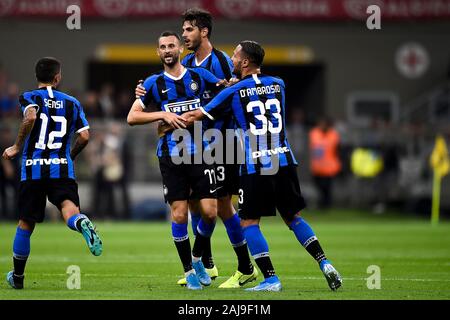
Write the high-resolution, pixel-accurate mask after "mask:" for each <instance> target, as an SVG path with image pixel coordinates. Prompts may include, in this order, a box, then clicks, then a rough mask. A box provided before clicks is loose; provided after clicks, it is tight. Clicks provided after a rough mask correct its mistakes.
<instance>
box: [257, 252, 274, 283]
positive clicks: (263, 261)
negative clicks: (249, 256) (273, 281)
mask: <svg viewBox="0 0 450 320" xmlns="http://www.w3.org/2000/svg"><path fill="white" fill-rule="evenodd" d="M255 262H256V264H257V265H258V267H259V270H261V272H262V273H263V275H264V278H265V279H267V278H270V277H272V276H274V275H275V269H274V267H273V265H272V261H271V260H270V257H269V256H265V257H261V258H257V259H255Z"/></svg>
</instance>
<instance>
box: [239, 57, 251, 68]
mask: <svg viewBox="0 0 450 320" xmlns="http://www.w3.org/2000/svg"><path fill="white" fill-rule="evenodd" d="M249 64H250V60H248V59H247V58H244V59H242V64H241V65H242V68H248V65H249Z"/></svg>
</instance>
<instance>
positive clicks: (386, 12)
mask: <svg viewBox="0 0 450 320" xmlns="http://www.w3.org/2000/svg"><path fill="white" fill-rule="evenodd" d="M373 4H375V5H378V6H379V7H380V8H381V17H382V19H389V20H408V19H416V20H422V19H449V20H450V0H212V1H207V0H0V17H30V16H34V17H48V16H66V15H67V12H66V11H67V8H68V7H69V6H70V5H78V6H79V7H80V8H81V14H82V16H83V17H93V18H122V17H161V18H162V17H177V16H179V15H180V14H181V13H182V12H183V11H184V10H186V9H188V8H192V7H200V8H203V9H206V10H208V11H210V12H211V13H212V14H213V16H214V17H216V18H219V17H222V18H229V19H249V18H258V19H260V18H271V19H296V20H352V19H357V20H360V19H366V18H367V16H368V14H367V13H366V9H367V7H368V6H369V5H373Z"/></svg>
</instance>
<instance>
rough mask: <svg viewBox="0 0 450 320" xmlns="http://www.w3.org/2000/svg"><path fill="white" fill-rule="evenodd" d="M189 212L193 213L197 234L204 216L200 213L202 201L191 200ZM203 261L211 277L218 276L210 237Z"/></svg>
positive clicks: (194, 228) (194, 229)
mask: <svg viewBox="0 0 450 320" xmlns="http://www.w3.org/2000/svg"><path fill="white" fill-rule="evenodd" d="M189 212H190V213H191V224H192V232H193V233H194V235H195V236H197V233H198V231H197V228H198V224H199V222H200V219H201V217H202V215H201V213H200V201H199V200H198V199H190V200H189ZM202 262H203V265H204V266H205V268H206V269H207V271H208V274H210V276H211V279H215V278H216V277H217V268H215V265H214V259H213V257H212V251H211V238H208V241H205V243H204V248H203V255H202ZM213 269H216V270H213Z"/></svg>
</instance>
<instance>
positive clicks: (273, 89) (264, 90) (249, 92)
mask: <svg viewBox="0 0 450 320" xmlns="http://www.w3.org/2000/svg"><path fill="white" fill-rule="evenodd" d="M278 92H281V87H280V85H279V84H271V85H270V86H260V87H253V88H244V89H241V90H239V95H240V96H241V98H245V97H251V96H254V95H267V94H274V93H278Z"/></svg>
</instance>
